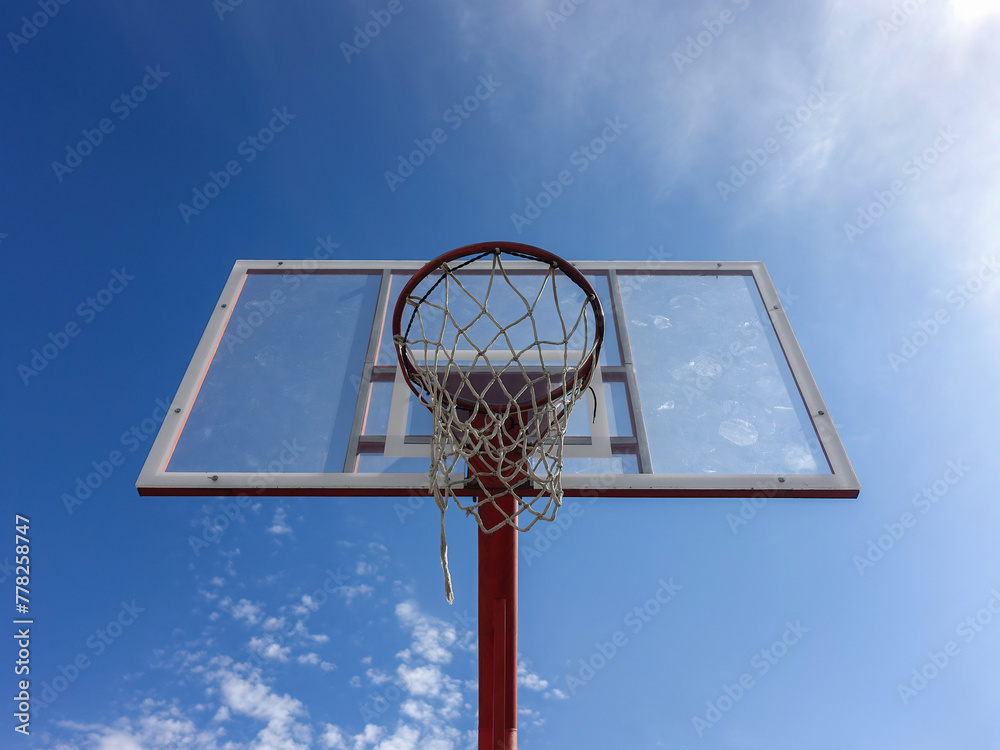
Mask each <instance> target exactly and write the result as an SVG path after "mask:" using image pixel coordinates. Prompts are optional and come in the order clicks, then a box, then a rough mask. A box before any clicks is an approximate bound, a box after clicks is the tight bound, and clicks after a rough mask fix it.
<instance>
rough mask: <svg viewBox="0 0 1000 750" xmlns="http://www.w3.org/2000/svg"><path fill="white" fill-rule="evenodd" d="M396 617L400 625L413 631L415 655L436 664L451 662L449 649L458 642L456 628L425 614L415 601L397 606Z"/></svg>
mask: <svg viewBox="0 0 1000 750" xmlns="http://www.w3.org/2000/svg"><path fill="white" fill-rule="evenodd" d="M396 616H397V617H398V618H399V621H400V623H402V624H403V625H404V626H406V627H408V628H410V629H411V630H412V631H413V645H412V649H413V651H414V652H415V653H417V654H419V655H420V656H423V657H424V658H425V659H427V661H430V662H434V663H435V664H447V663H448V662H450V661H451V651H449V650H448V649H449V648H450V647H451V646H453V645H455V642H456V641H457V640H458V636H457V634H456V632H455V628H454V626H452V625H449V624H448V623H446V622H444V621H443V620H439V619H437V618H436V617H431V616H430V615H425V614H423V613H422V612H420V610H419V608H418V607H417V604H416V602H414V601H405V602H400V603H399V604H397V605H396Z"/></svg>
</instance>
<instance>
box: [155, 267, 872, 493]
mask: <svg viewBox="0 0 1000 750" xmlns="http://www.w3.org/2000/svg"><path fill="white" fill-rule="evenodd" d="M421 265H422V264H421V263H418V262H410V261H263V260H252V261H248V260H241V261H237V263H236V265H235V266H234V268H233V271H232V274H231V275H230V278H229V281H228V283H227V284H226V286H225V289H224V290H223V293H222V296H221V298H220V300H219V302H218V303H217V304H216V306H215V309H214V312H213V313H212V316H211V318H210V320H209V322H208V326H207V328H206V330H205V333H204V335H203V336H202V339H201V342H200V343H199V344H198V347H197V349H196V351H195V353H194V356H193V358H192V360H191V363H190V365H189V367H188V369H187V372H186V373H185V375H184V378H183V380H182V382H181V385H180V388H179V389H178V391H177V395H176V396H175V397H174V400H173V402H172V404H171V408H170V411H169V413H168V415H167V418H166V419H165V420H164V423H163V425H162V426H161V429H160V432H159V434H158V435H157V438H156V441H155V443H154V445H153V448H152V450H151V452H150V454H149V457H148V459H147V461H146V463H145V465H144V467H143V469H142V472H141V474H140V476H139V479H138V481H137V484H136V486H137V488H138V490H139V493H140V494H142V495H210V496H215V495H230V494H261V495H280V496H307V495H343V496H366V495H377V496H392V495H425V494H429V493H430V488H429V486H428V481H429V480H428V460H429V451H430V435H431V430H432V424H431V415H430V413H429V412H428V411H427V409H426V408H424V407H423V406H422V405H420V404H419V403H418V402H417V400H416V397H415V396H414V395H413V392H412V391H411V390H410V388H409V386H408V384H407V382H406V380H405V378H404V377H403V375H402V372H401V371H400V370H399V368H398V365H397V361H396V354H395V351H394V348H393V342H392V337H391V321H390V318H391V315H392V310H393V306H394V305H395V302H396V297H397V296H398V294H399V291H400V289H401V288H402V287H403V285H404V284H405V282H406V280H407V279H408V278H410V276H412V274H413V273H414V272H415V271H417V270H418V269H419V268H420V267H421ZM574 265H575V266H576V268H577V269H578V270H579V271H581V272H582V273H583V274H584V275H585V276H586V277H587V279H588V280H589V281H590V283H591V284H592V285H593V287H594V289H595V290H596V291H597V293H598V296H599V297H600V300H601V304H602V306H603V308H604V313H605V317H606V332H605V338H604V347H603V349H602V352H601V357H600V360H599V363H598V365H599V366H598V367H597V369H596V372H595V376H594V380H593V381H592V383H591V390H590V392H589V393H588V396H587V402H586V403H584V402H581V403H580V404H579V405H578V406H577V408H576V409H575V410H574V411H573V413H572V416H571V418H570V424H569V430H568V438H567V440H566V447H565V451H564V457H565V462H564V468H563V474H562V484H563V489H564V492H565V495H566V496H568V497H574V496H593V495H602V496H619V497H629V496H631V497H700V496H704V497H751V496H766V497H857V496H858V493H859V490H860V486H859V484H858V480H857V477H856V476H855V474H854V471H853V469H852V468H851V464H850V461H849V460H848V457H847V454H846V452H845V451H844V447H843V445H842V444H841V441H840V438H839V436H838V434H837V431H836V428H835V427H834V423H833V420H832V418H831V417H830V414H829V411H828V410H827V408H826V405H825V403H824V402H823V399H822V397H821V396H820V392H819V389H818V388H817V386H816V383H815V381H814V379H813V377H812V374H811V373H810V371H809V368H808V366H807V364H806V361H805V358H804V357H803V355H802V352H801V350H800V349H799V346H798V343H797V342H796V339H795V336H794V334H793V333H792V330H791V327H790V326H789V322H788V319H787V317H786V315H785V312H784V309H783V307H782V303H781V301H780V300H779V298H778V295H777V293H776V291H775V289H774V286H773V284H772V283H771V280H770V278H769V276H768V273H767V271H766V269H765V267H764V264H763V263H761V262H723V263H715V262H675V261H645V262H639V261H614V262H596V261H594V262H591V261H587V262H578V263H575V264H574ZM536 266H537V264H529V263H524V264H523V265H521V264H519V263H518V262H514V263H511V264H509V267H510V269H511V270H512V271H513V272H514V273H521V274H523V275H524V283H525V284H530V283H531V278H530V277H531V274H533V273H537V270H534V269H535V267H536ZM567 293H571V290H567ZM473 491H474V490H472V489H470V493H472V492H473Z"/></svg>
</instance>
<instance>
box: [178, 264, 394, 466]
mask: <svg viewBox="0 0 1000 750" xmlns="http://www.w3.org/2000/svg"><path fill="white" fill-rule="evenodd" d="M380 282H381V275H380V274H378V273H372V274H353V273H352V274H341V273H335V274H310V275H296V274H248V275H247V278H246V282H245V283H244V285H243V288H242V290H241V293H240V296H239V298H238V300H237V301H236V303H235V304H234V305H233V307H232V314H231V317H230V318H229V322H228V324H227V325H226V328H225V331H224V332H223V335H222V338H221V341H220V342H219V345H218V347H217V348H216V350H215V356H214V357H213V358H212V361H211V364H210V366H209V368H208V372H207V374H206V375H205V379H204V381H203V382H202V384H201V387H200V389H199V391H198V396H197V398H196V399H195V402H194V405H193V407H192V409H191V411H190V415H189V416H188V419H187V423H186V425H185V427H184V431H183V432H182V433H181V435H180V438H179V439H178V441H177V445H176V447H175V448H174V451H173V453H172V455H171V457H170V461H169V463H168V464H167V471H171V472H194V471H201V472H270V473H276V472H341V471H343V467H344V462H345V459H346V457H347V448H348V443H349V441H350V437H351V424H352V422H353V420H354V411H355V408H356V405H357V398H358V384H359V375H360V374H361V372H362V369H363V367H364V362H365V354H366V352H367V349H368V331H370V330H371V321H372V318H373V316H374V314H375V304H376V302H377V300H378V292H379V284H380ZM362 334H363V335H362Z"/></svg>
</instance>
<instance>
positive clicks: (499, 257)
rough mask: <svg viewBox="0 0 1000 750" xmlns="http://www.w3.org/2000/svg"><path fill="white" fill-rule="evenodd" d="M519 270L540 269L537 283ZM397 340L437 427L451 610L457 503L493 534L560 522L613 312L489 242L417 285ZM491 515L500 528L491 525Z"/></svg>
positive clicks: (434, 475) (436, 474)
mask: <svg viewBox="0 0 1000 750" xmlns="http://www.w3.org/2000/svg"><path fill="white" fill-rule="evenodd" d="M477 261H483V262H480V263H477ZM517 261H528V262H530V263H529V265H530V266H531V270H530V272H525V270H524V268H523V266H524V264H523V263H517ZM505 262H506V264H507V265H505ZM539 266H542V267H543V269H544V272H543V273H539V272H538V269H539ZM392 332H393V341H394V343H395V346H396V353H397V356H398V357H399V363H400V366H401V367H402V370H403V373H404V374H405V376H406V379H407V381H408V383H409V386H410V388H411V390H412V391H413V392H414V393H415V394H416V396H417V398H418V399H419V400H420V402H421V403H422V404H424V405H425V406H426V407H427V408H428V409H430V411H431V414H432V417H433V421H434V433H433V436H432V438H431V465H430V473H429V477H430V486H431V489H432V491H433V493H434V499H435V502H436V503H437V506H438V507H439V508H440V510H441V565H442V568H443V569H444V573H445V591H446V594H447V596H448V601H449V602H450V601H452V599H453V595H452V589H451V579H450V575H449V572H448V560H447V543H446V540H445V532H444V511H445V510H446V509H447V507H448V503H449V501H452V500H453V501H454V502H455V504H456V505H457V506H458V507H459V508H461V509H462V510H464V511H466V513H467V514H469V515H473V516H475V518H476V522H477V523H478V525H479V527H480V529H482V531H483V532H484V533H487V534H489V533H492V532H494V531H496V530H497V529H499V528H500V527H502V526H508V525H509V526H512V527H513V528H515V529H517V530H518V531H527V530H528V529H530V528H531V526H532V525H533V524H534V523H535V522H536V521H538V520H546V521H551V520H553V519H554V518H555V513H556V510H557V509H558V508H559V506H560V504H561V502H562V483H561V474H562V462H563V438H564V437H565V435H566V425H567V422H568V420H569V415H570V412H571V411H572V408H573V405H574V404H575V403H576V402H577V401H578V400H579V398H580V397H581V396H582V395H583V394H584V393H585V391H586V390H587V388H588V386H589V384H590V380H591V378H592V377H593V374H594V370H595V368H596V366H597V359H598V355H599V354H600V350H601V343H602V341H603V338H604V313H603V311H602V309H601V303H600V300H599V299H598V297H597V294H596V293H595V291H594V289H593V287H592V286H591V285H590V283H589V282H588V281H587V279H586V278H585V277H584V276H583V274H581V273H580V272H579V271H578V270H577V269H576V268H574V267H573V266H572V265H571V264H569V263H568V262H566V261H564V260H562V259H561V258H559V257H557V256H555V255H553V254H552V253H549V252H546V251H545V250H541V249H539V248H536V247H531V246H530V245H520V244H515V243H509V242H490V243H479V244H476V245H469V246H467V247H462V248H459V249H457V250H453V251H452V252H450V253H446V254H445V255H442V256H441V257H439V258H437V259H436V260H433V261H431V262H430V263H428V264H427V265H425V266H424V267H423V268H421V269H420V270H419V271H418V272H417V273H416V274H414V276H413V277H412V278H411V279H410V280H409V281H408V282H407V284H406V285H405V286H404V287H403V289H402V291H401V292H400V295H399V299H398V300H397V302H396V307H395V311H394V313H393V318H392ZM470 494H471V495H472V497H471V498H470V497H468V496H469V495H470ZM511 496H513V497H514V498H516V504H515V505H513V506H511V505H509V504H508V502H506V500H509V498H510V497H511ZM460 498H464V501H463V500H462V499H460ZM501 499H504V500H505V502H503V503H499V502H498V501H499V500H501ZM486 506H490V508H491V510H490V511H489V513H487V516H488V517H490V518H491V519H493V518H499V520H498V521H494V520H484V518H483V514H482V513H481V512H480V511H481V510H482V509H484V508H485V507H486ZM501 506H505V507H508V508H512V510H505V509H504V507H501ZM492 509H496V511H499V513H495V512H494V511H493V510H492Z"/></svg>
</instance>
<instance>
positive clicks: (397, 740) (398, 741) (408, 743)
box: [375, 724, 420, 750]
mask: <svg viewBox="0 0 1000 750" xmlns="http://www.w3.org/2000/svg"><path fill="white" fill-rule="evenodd" d="M419 738H420V730H419V729H415V728H413V727H410V726H407V725H405V724H404V725H402V726H400V727H399V728H398V729H396V731H395V733H394V734H393V735H392V736H391V737H387V738H386V739H384V740H383V741H382V742H380V743H378V746H377V747H376V749H375V750H416V747H417V740H418V739H419Z"/></svg>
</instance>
